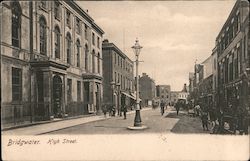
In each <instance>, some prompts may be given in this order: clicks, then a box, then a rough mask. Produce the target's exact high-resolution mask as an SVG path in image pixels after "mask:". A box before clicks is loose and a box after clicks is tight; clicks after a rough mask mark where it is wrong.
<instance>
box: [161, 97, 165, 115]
mask: <svg viewBox="0 0 250 161" xmlns="http://www.w3.org/2000/svg"><path fill="white" fill-rule="evenodd" d="M160 106H161V115H163V114H164V108H165V103H164V102H163V100H162V101H161V104H160Z"/></svg>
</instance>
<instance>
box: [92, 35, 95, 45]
mask: <svg viewBox="0 0 250 161" xmlns="http://www.w3.org/2000/svg"><path fill="white" fill-rule="evenodd" d="M92 44H93V45H95V34H94V33H92Z"/></svg>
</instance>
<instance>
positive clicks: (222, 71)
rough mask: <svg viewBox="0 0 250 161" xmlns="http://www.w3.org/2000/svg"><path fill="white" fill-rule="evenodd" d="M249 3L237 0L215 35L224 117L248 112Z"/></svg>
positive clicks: (219, 94)
mask: <svg viewBox="0 0 250 161" xmlns="http://www.w3.org/2000/svg"><path fill="white" fill-rule="evenodd" d="M249 35H250V33H249V2H248V1H247V0H238V1H236V3H235V5H234V7H233V9H232V11H231V13H230V14H229V16H228V18H227V20H226V22H225V24H224V25H223V27H222V29H221V30H220V32H219V34H218V36H217V38H216V51H217V61H218V93H217V94H218V103H217V106H218V108H219V109H220V110H221V111H223V112H224V115H225V116H228V117H231V118H232V117H233V116H234V115H236V114H237V113H238V112H239V111H242V110H243V111H245V112H244V113H247V111H248V112H249V87H250V86H249V85H250V83H249V78H250V77H249V74H250V73H249V67H250V65H249V64H250V62H249V58H250V55H249V47H250V43H249V39H250V38H249Z"/></svg>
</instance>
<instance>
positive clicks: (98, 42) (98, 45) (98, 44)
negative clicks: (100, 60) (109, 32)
mask: <svg viewBox="0 0 250 161" xmlns="http://www.w3.org/2000/svg"><path fill="white" fill-rule="evenodd" d="M97 47H98V48H100V38H99V37H97Z"/></svg>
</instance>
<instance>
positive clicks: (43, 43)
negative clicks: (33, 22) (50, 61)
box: [39, 17, 47, 55]
mask: <svg viewBox="0 0 250 161" xmlns="http://www.w3.org/2000/svg"><path fill="white" fill-rule="evenodd" d="M39 23H40V53H41V54H44V55H45V54H46V50H47V32H46V28H47V23H46V20H45V18H44V17H40V20H39Z"/></svg>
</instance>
